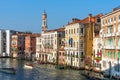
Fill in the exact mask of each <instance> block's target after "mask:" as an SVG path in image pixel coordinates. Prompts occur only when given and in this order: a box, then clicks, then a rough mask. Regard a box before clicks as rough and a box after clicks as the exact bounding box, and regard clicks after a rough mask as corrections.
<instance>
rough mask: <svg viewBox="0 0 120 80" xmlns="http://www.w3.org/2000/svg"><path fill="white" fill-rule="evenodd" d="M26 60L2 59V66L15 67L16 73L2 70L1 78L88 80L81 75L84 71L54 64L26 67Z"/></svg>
mask: <svg viewBox="0 0 120 80" xmlns="http://www.w3.org/2000/svg"><path fill="white" fill-rule="evenodd" d="M25 63H26V61H24V60H16V59H5V58H2V59H0V64H1V65H0V67H14V68H15V69H16V70H17V73H16V75H11V74H6V73H1V72H0V80H87V79H86V78H85V77H84V76H82V75H80V73H81V72H82V71H74V70H59V69H55V68H54V66H53V65H39V66H37V67H35V68H33V69H31V70H30V69H29V70H28V69H24V64H25Z"/></svg>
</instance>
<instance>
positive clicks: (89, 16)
mask: <svg viewBox="0 0 120 80" xmlns="http://www.w3.org/2000/svg"><path fill="white" fill-rule="evenodd" d="M88 18H89V22H91V18H92V14H91V13H90V14H88Z"/></svg>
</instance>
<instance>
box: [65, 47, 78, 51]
mask: <svg viewBox="0 0 120 80" xmlns="http://www.w3.org/2000/svg"><path fill="white" fill-rule="evenodd" d="M65 50H78V49H77V48H73V47H65Z"/></svg>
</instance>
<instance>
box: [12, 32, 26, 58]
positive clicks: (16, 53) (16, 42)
mask: <svg viewBox="0 0 120 80" xmlns="http://www.w3.org/2000/svg"><path fill="white" fill-rule="evenodd" d="M24 50H25V35H24V34H14V35H12V39H11V55H12V57H14V58H21V59H24V56H25V52H24Z"/></svg>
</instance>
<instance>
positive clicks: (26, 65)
mask: <svg viewBox="0 0 120 80" xmlns="http://www.w3.org/2000/svg"><path fill="white" fill-rule="evenodd" d="M24 68H27V69H32V68H33V65H32V64H25V65H24Z"/></svg>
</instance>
